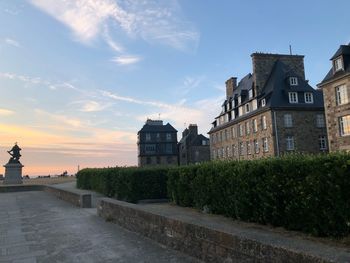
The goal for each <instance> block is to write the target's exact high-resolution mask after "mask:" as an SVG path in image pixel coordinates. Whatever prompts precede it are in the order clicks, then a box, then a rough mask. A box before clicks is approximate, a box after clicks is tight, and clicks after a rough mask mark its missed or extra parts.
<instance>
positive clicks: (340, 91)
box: [335, 84, 349, 105]
mask: <svg viewBox="0 0 350 263" xmlns="http://www.w3.org/2000/svg"><path fill="white" fill-rule="evenodd" d="M335 96H336V101H337V105H343V104H347V103H349V95H348V89H347V86H346V85H345V84H343V85H340V86H337V87H335Z"/></svg>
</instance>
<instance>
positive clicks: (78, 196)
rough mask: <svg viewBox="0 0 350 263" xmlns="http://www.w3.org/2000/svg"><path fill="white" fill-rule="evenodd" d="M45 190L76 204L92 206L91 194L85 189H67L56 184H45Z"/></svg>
mask: <svg viewBox="0 0 350 263" xmlns="http://www.w3.org/2000/svg"><path fill="white" fill-rule="evenodd" d="M43 190H44V191H45V192H48V193H51V194H53V195H55V196H56V197H57V198H59V199H62V200H64V201H66V202H69V203H71V204H73V205H75V206H78V207H81V208H91V194H90V193H87V192H85V191H82V190H79V189H76V190H65V189H62V188H60V187H56V186H44V187H43Z"/></svg>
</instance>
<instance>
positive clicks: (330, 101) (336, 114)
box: [318, 43, 350, 152]
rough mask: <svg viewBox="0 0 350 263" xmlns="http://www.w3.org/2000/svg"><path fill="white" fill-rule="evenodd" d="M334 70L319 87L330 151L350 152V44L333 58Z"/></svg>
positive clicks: (332, 69) (344, 46) (338, 51)
mask: <svg viewBox="0 0 350 263" xmlns="http://www.w3.org/2000/svg"><path fill="white" fill-rule="evenodd" d="M331 61H332V68H331V69H330V70H329V72H328V74H327V75H326V77H325V78H324V79H323V80H322V82H321V83H320V84H318V87H319V88H321V89H322V91H323V96H324V107H325V113H326V123H327V132H328V143H329V150H330V151H332V152H334V151H341V150H346V151H349V150H350V97H349V96H350V43H349V44H348V45H342V46H340V47H339V49H338V50H337V52H336V53H335V54H334V56H333V57H332V58H331Z"/></svg>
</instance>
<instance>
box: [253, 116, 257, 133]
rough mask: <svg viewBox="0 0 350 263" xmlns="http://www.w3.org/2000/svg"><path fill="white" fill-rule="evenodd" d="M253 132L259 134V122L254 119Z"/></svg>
mask: <svg viewBox="0 0 350 263" xmlns="http://www.w3.org/2000/svg"><path fill="white" fill-rule="evenodd" d="M253 132H254V133H255V132H258V121H257V120H256V119H253Z"/></svg>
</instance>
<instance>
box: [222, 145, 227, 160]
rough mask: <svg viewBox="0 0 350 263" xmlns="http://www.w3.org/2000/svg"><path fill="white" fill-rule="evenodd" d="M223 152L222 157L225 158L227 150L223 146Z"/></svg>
mask: <svg viewBox="0 0 350 263" xmlns="http://www.w3.org/2000/svg"><path fill="white" fill-rule="evenodd" d="M221 152H222V158H225V157H226V152H225V148H224V147H222V149H221Z"/></svg>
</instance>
